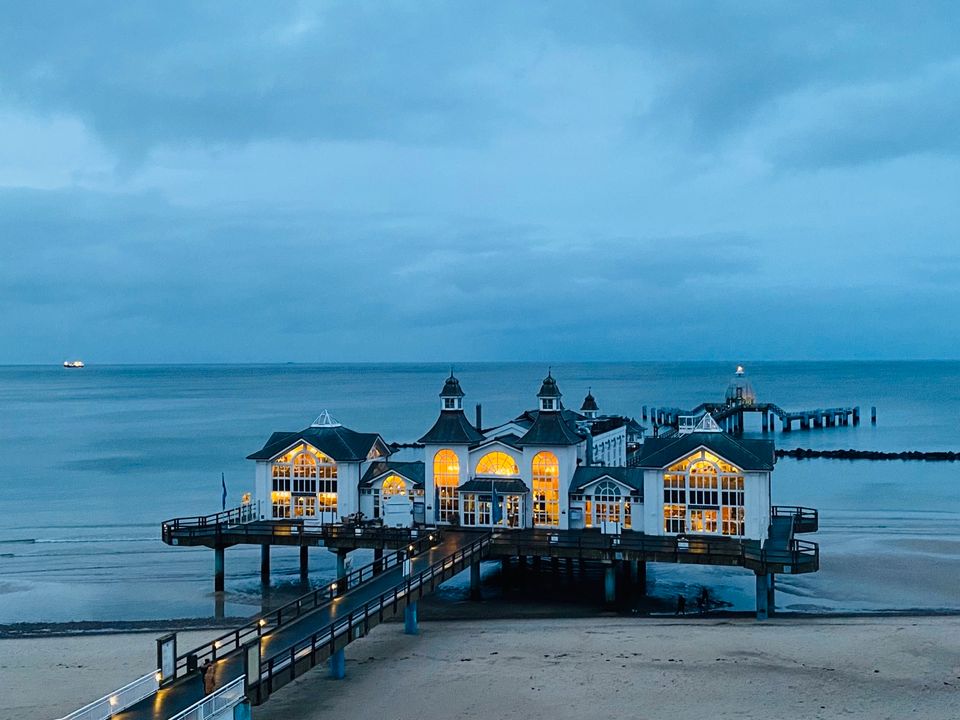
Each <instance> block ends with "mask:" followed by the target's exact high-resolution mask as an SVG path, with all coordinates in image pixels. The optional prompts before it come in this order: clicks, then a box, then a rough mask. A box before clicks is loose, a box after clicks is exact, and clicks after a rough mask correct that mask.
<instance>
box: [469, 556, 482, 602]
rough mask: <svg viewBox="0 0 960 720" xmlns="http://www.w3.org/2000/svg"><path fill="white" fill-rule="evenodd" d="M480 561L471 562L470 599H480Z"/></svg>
mask: <svg viewBox="0 0 960 720" xmlns="http://www.w3.org/2000/svg"><path fill="white" fill-rule="evenodd" d="M480 598H481V596H480V561H479V560H477V561H475V562H472V563H470V599H471V600H480Z"/></svg>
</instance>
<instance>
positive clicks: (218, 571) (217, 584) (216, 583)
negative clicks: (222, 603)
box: [213, 547, 225, 592]
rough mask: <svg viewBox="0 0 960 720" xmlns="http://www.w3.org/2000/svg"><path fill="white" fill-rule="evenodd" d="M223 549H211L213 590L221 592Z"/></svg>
mask: <svg viewBox="0 0 960 720" xmlns="http://www.w3.org/2000/svg"><path fill="white" fill-rule="evenodd" d="M224 550H225V548H222V547H215V548H214V549H213V590H214V592H223V553H224Z"/></svg>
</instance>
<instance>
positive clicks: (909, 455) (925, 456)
mask: <svg viewBox="0 0 960 720" xmlns="http://www.w3.org/2000/svg"><path fill="white" fill-rule="evenodd" d="M775 452H776V455H777V457H778V458H782V457H791V458H796V459H798V460H806V459H810V458H830V459H832V460H925V461H929V462H957V461H960V452H954V451H952V450H946V451H943V450H941V451H933V452H921V451H919V450H905V451H903V452H880V451H879V450H813V449H811V448H792V449H780V448H778V449H777V450H776V451H775Z"/></svg>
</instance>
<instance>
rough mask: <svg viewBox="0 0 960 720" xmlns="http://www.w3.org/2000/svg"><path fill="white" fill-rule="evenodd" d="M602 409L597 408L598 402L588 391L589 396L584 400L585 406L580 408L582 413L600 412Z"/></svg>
mask: <svg viewBox="0 0 960 720" xmlns="http://www.w3.org/2000/svg"><path fill="white" fill-rule="evenodd" d="M599 410H600V408H599V407H598V406H597V400H596V398H594V397H593V393H592V392H590V391H589V390H587V396H586V397H585V398H584V399H583V405H581V406H580V412H599Z"/></svg>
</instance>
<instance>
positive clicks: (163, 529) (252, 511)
mask: <svg viewBox="0 0 960 720" xmlns="http://www.w3.org/2000/svg"><path fill="white" fill-rule="evenodd" d="M256 519H257V506H256V505H254V504H252V503H247V504H245V505H241V506H239V507H235V508H231V509H229V510H223V511H221V512H218V513H214V514H213V515H197V516H194V517H181V518H173V519H172V520H164V521H163V523H161V525H160V534H161V535H162V537H163V541H164V542H166V543H169V541H170V538H171V537H172V535H173V532H174V531H179V532H186V533H190V531H192V530H197V531H203V532H205V533H209V532H210V531H215V530H216V529H217V528H221V527H224V526H228V525H242V524H244V523H248V522H253V521H254V520H256ZM198 534H199V533H198Z"/></svg>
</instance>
